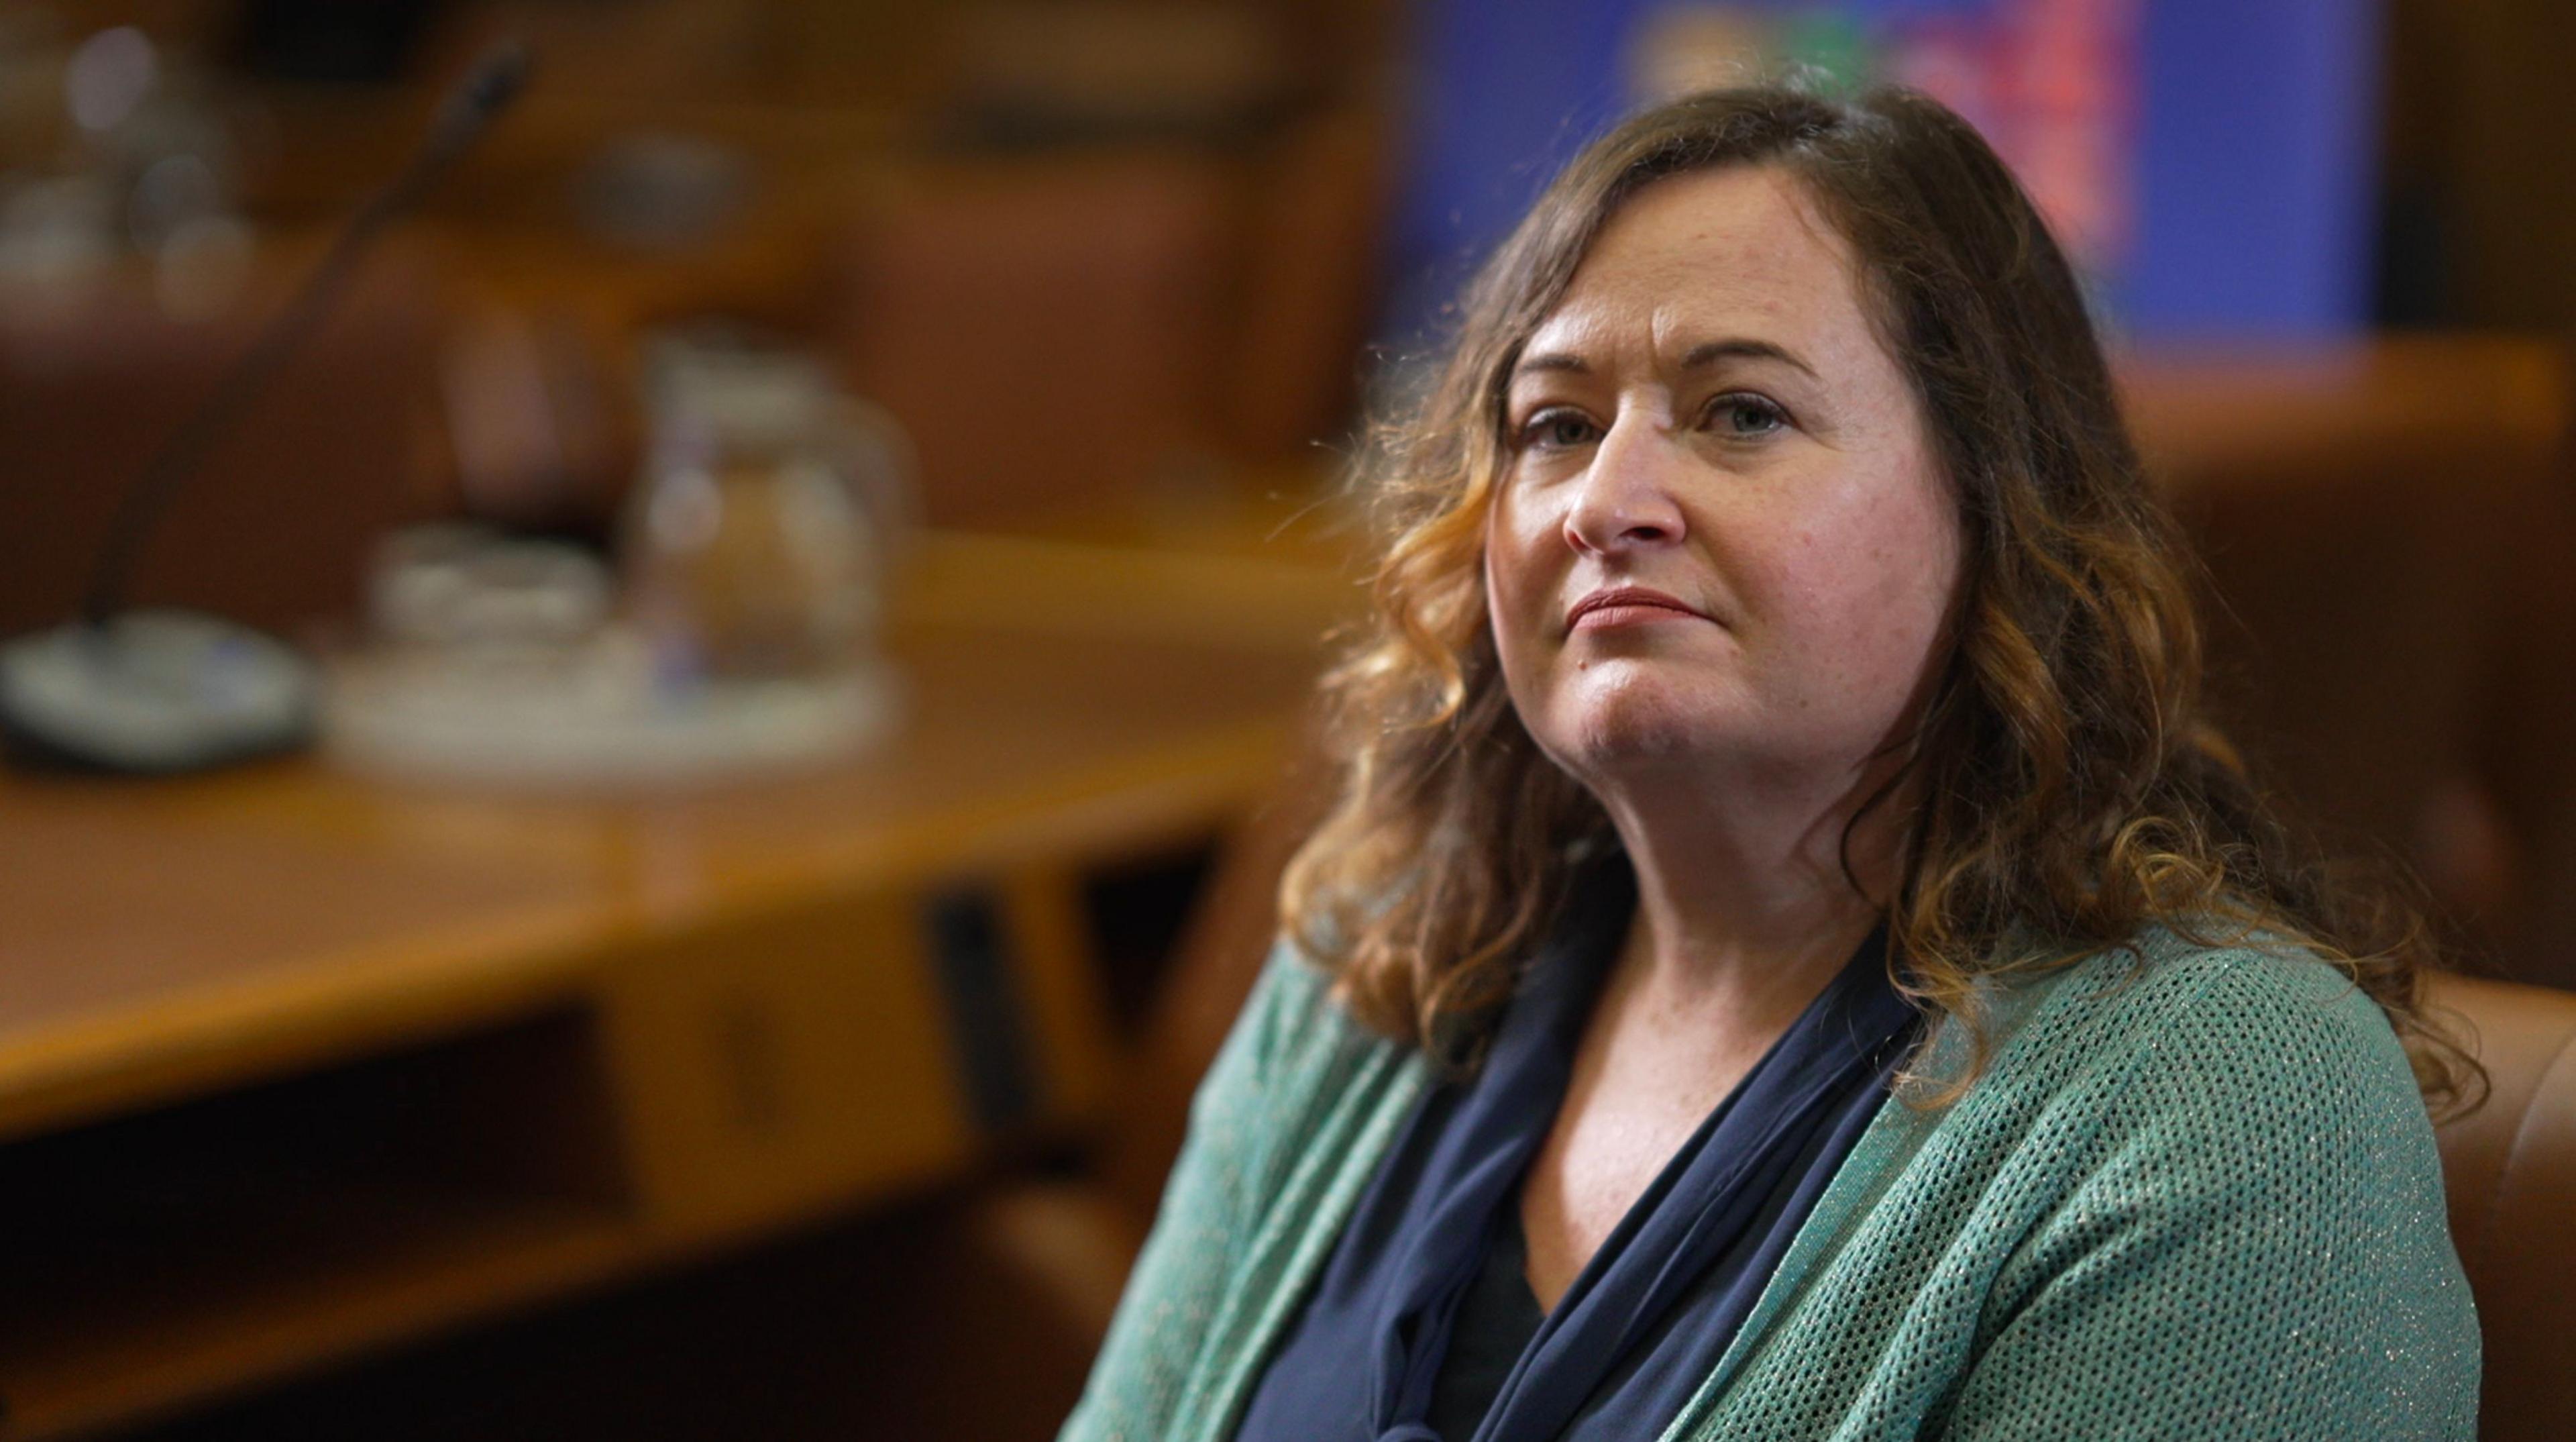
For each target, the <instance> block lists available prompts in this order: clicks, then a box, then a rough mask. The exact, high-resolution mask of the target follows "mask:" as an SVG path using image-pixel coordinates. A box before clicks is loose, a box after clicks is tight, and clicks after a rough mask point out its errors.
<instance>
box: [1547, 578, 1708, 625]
mask: <svg viewBox="0 0 2576 1442" xmlns="http://www.w3.org/2000/svg"><path fill="white" fill-rule="evenodd" d="M1708 619H1709V618H1708V617H1707V616H1706V615H1705V614H1703V613H1701V612H1699V611H1696V610H1693V609H1692V608H1691V607H1689V606H1686V605H1684V604H1683V603H1682V601H1681V599H1680V598H1679V597H1676V596H1667V595H1665V594H1664V593H1663V592H1661V591H1651V590H1648V589H1646V588H1645V587H1643V586H1615V587H1612V588H1611V589H1609V590H1606V591H1595V592H1593V593H1592V594H1591V595H1589V596H1586V597H1584V598H1583V599H1582V600H1580V601H1577V602H1575V603H1574V608H1573V609H1572V610H1570V611H1567V612H1566V613H1565V629H1566V630H1567V631H1568V632H1569V633H1571V632H1575V631H1606V630H1609V629H1612V628H1613V627H1620V626H1650V625H1654V624H1656V623H1657V622H1662V621H1705V620H1708Z"/></svg>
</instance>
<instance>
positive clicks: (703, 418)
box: [621, 332, 913, 696]
mask: <svg viewBox="0 0 2576 1442" xmlns="http://www.w3.org/2000/svg"><path fill="white" fill-rule="evenodd" d="M646 385H647V390H646V394H647V407H648V420H647V424H648V426H649V442H648V449H647V454H646V458H645V463H644V471H643V475H642V477H641V479H640V481H639V483H638V484H637V486H636V488H635V491H634V493H633V494H632V495H631V496H630V497H629V498H628V501H627V505H626V514H625V517H624V520H623V534H622V536H621V551H622V557H623V564H624V568H625V572H626V576H625V580H626V607H627V612H628V616H629V619H630V621H631V622H632V624H633V626H634V627H635V630H636V631H637V633H638V634H639V635H640V636H641V637H642V639H643V641H644V643H645V645H646V647H647V648H648V650H649V652H650V654H651V657H652V665H653V674H654V678H655V684H656V686H657V688H658V689H660V690H661V691H662V692H663V693H664V694H665V695H666V696H667V695H675V694H682V693H687V692H690V691H693V690H698V689H701V688H704V687H707V686H721V685H728V684H735V683H761V682H795V681H810V682H821V683H828V682H833V681H836V680H840V679H843V678H846V677H848V676H850V675H851V674H852V673H854V672H861V671H866V670H868V669H871V668H873V667H874V666H875V665H876V664H877V661H878V655H879V653H878V645H877V642H878V631H879V624H880V620H881V617H882V613H883V605H884V593H885V590H886V585H887V580H888V573H889V570H890V567H891V565H892V562H893V560H894V557H895V553H896V551H897V549H898V547H899V546H900V544H901V541H902V538H903V533H904V532H905V531H906V530H907V529H908V528H909V526H910V524H911V516H912V495H913V491H912V482H911V461H910V452H909V447H908V445H907V444H906V442H905V439H904V437H903V435H902V432H901V431H900V429H899V428H898V427H897V426H896V425H895V424H894V422H893V421H892V419H891V418H889V417H887V416H886V415H885V414H884V413H883V412H882V411H880V410H878V409H876V408H875V407H873V406H870V405H867V404H866V403H864V402H861V401H858V400H855V399H853V398H851V397H849V396H847V395H845V394H843V393H841V392H840V391H839V390H837V389H836V388H835V387H834V386H833V385H832V383H831V380H830V378H829V377H828V376H827V375H826V374H825V372H824V369H823V367H822V365H821V364H820V363H819V362H818V361H817V360H815V359H814V358H813V357H812V356H810V355H807V354H804V353H801V352H798V351H796V350H793V349H789V348H785V347H781V346H777V345H773V344H768V343H764V342H761V341H758V340H755V339H749V338H745V337H743V336H740V335H735V334H731V333H722V332H701V333H693V334H686V335H682V336H677V337H673V338H670V339H666V340H665V341H663V342H661V343H660V344H658V345H657V346H655V347H654V349H653V351H652V352H651V356H650V360H649V364H648V370H647V378H646Z"/></svg>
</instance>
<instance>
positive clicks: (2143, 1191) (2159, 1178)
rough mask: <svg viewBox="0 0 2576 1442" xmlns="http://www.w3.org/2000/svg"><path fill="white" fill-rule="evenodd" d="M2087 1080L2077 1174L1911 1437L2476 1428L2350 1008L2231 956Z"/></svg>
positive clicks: (2004, 1441) (2356, 1005)
mask: <svg viewBox="0 0 2576 1442" xmlns="http://www.w3.org/2000/svg"><path fill="white" fill-rule="evenodd" d="M2356 1028H2358V1029H2360V1031H2359V1033H2358V1034H2357V1033H2356V1030H2355V1029H2356ZM2105 1075H2106V1076H2108V1077H2110V1078H2112V1079H2113V1080H2112V1083H2111V1084H2110V1085H2108V1086H2106V1087H2104V1088H2103V1089H2102V1090H2101V1091H2100V1092H2099V1093H2098V1094H2097V1096H2096V1098H2095V1103H2096V1112H2095V1116H2094V1117H2093V1118H2092V1119H2091V1123H2092V1126H2093V1127H2095V1128H2098V1130H2096V1135H2095V1136H2094V1137H2093V1138H2092V1139H2091V1144H2090V1145H2084V1144H2078V1149H2079V1150H2081V1151H2082V1152H2084V1153H2086V1154H2088V1161H2087V1163H2086V1166H2087V1170H2086V1171H2085V1173H2084V1174H2083V1176H2082V1178H2081V1180H2080V1181H2079V1182H2077V1183H2076V1185H2075V1186H2074V1187H2073V1188H2072V1189H2071V1190H2070V1191H2069V1192H2068V1193H2067V1194H2066V1195H2065V1199H2064V1202H2063V1204H2062V1205H2061V1206H2059V1207H2057V1208H2056V1209H2055V1211H2054V1212H2053V1213H2052V1214H2050V1215H2049V1216H2048V1217H2047V1218H2046V1219H2045V1220H2044V1221H2043V1222H2042V1223H2041V1224H2040V1225H2039V1226H2038V1227H2037V1228H2036V1229H2035V1230H2034V1232H2033V1233H2032V1234H2031V1235H2030V1236H2029V1237H2028V1238H2027V1239H2026V1240H2025V1241H2023V1242H2022V1243H2021V1244H2020V1246H2019V1247H2018V1248H2017V1249H2016V1250H2015V1252H2014V1253H2013V1254H2012V1256H2011V1259H2010V1260H2009V1261H2008V1262H2007V1263H2006V1265H2005V1266H2004V1268H2003V1270H2002V1271H2001V1272H2000V1273H1999V1274H1998V1275H1997V1277H1996V1281H1995V1287H1994V1290H1993V1291H1992V1293H1991V1294H1990V1295H1989V1298H1988V1301H1987V1303H1986V1306H1985V1308H1984V1311H1983V1313H1982V1315H1981V1318H1980V1321H1979V1325H1978V1329H1977V1331H1978V1334H1979V1343H1978V1345H1977V1347H1976V1349H1975V1351H1974V1353H1973V1360H1972V1362H1971V1364H1970V1368H1969V1371H1968V1373H1967V1375H1966V1376H1965V1378H1964V1379H1963V1380H1962V1381H1961V1383H1960V1384H1959V1387H1958V1390H1957V1391H1956V1392H1955V1393H1954V1394H1953V1397H1952V1400H1951V1402H1950V1404H1949V1405H1948V1407H1947V1408H1946V1409H1944V1410H1945V1414H1946V1415H1939V1416H1936V1418H1935V1419H1934V1425H1933V1426H1932V1427H1931V1428H1929V1429H1927V1435H1930V1436H1936V1437H1939V1438H1944V1439H1949V1442H2023V1439H2029V1442H2037V1439H2042V1438H2049V1439H2056V1438H2067V1437H2083V1438H2088V1439H2119V1438H2141V1439H2143V1438H2193V1439H2208V1442H2225V1439H2237V1438H2258V1437H2259V1438H2319V1437H2351V1438H2360V1437H2369V1438H2374V1439H2377V1438H2441V1439H2451V1438H2457V1439H2462V1442H2466V1439H2469V1438H2471V1437H2472V1436H2474V1434H2475V1431H2476V1411H2477V1396H2476V1378H2477V1375H2478V1356H2477V1353H2478V1338H2477V1322H2476V1317H2475V1314H2474V1311H2473V1310H2472V1306H2471V1303H2470V1300H2469V1295H2468V1289H2467V1285H2466V1283H2465V1281H2464V1280H2463V1279H2462V1277H2461V1273H2460V1270H2459V1265H2458V1261H2457V1258H2456V1257H2455V1256H2454V1254H2453V1253H2452V1251H2451V1249H2450V1243H2449V1240H2448V1237H2449V1234H2448V1232H2447V1230H2446V1229H2445V1227H2444V1224H2443V1217H2442V1207H2443V1197H2442V1190H2441V1172H2440V1161H2439V1158H2438V1156H2437V1155H2436V1154H2435V1151H2434V1146H2433V1137H2432V1130H2431V1127H2430V1124H2429V1123H2428V1121H2427V1119H2426V1117H2425V1115H2424V1110H2423V1106H2422V1103H2421V1101H2420V1099H2419V1098H2418V1095H2417V1093H2416V1089H2415V1085H2414V1080H2413V1077H2412V1075H2411V1073H2410V1072H2408V1071H2407V1069H2406V1067H2405V1064H2404V1058H2403V1055H2402V1053H2401V1052H2399V1050H2398V1049H2397V1047H2396V1046H2395V1045H2394V1038H2393V1037H2392V1036H2390V1035H2389V1034H2388V1031H2387V1022H2386V1021H2385V1019H2384V1018H2383V1017H2382V1016H2381V1015H2380V1013H2379V1011H2378V1010H2377V1008H2376V1006H2375V1005H2374V1004H2373V1003H2371V1001H2370V1000H2369V998H2368V997H2366V996H2364V995H2362V994H2361V993H2360V992H2358V991H2357V990H2355V989H2353V988H2352V987H2351V986H2350V985H2349V984H2348V983H2346V982H2345V981H2344V979H2343V978H2342V977H2341V975H2340V974H2339V973H2335V972H2333V971H2332V970H2331V969H2330V968H2327V967H2324V966H2320V965H2316V964H2313V963H2308V964H2305V965H2298V964H2296V963H2289V962H2281V961H2278V960H2277V959H2273V958H2265V957H2262V956H2259V955H2252V954H2242V953H2240V954H2239V960H2238V962H2237V964H2234V965H2231V966H2229V967H2226V968H2221V969H2216V970H2214V971H2213V972H2212V974H2211V975H2210V976H2209V978H2208V982H2207V985H2206V986H2205V987H2204V988H2202V989H2201V990H2200V992H2199V994H2198V995H2197V996H2196V997H2195V998H2194V999H2193V1001H2192V1002H2191V1004H2189V1005H2186V1006H2182V1007H2179V1008H2176V1009H2175V1010H2174V1011H2173V1012H2170V1013H2168V1014H2167V1015H2166V1016H2165V1017H2164V1018H2162V1024H2160V1025H2158V1026H2157V1027H2155V1028H2154V1029H2153V1034H2152V1035H2148V1036H2145V1037H2143V1038H2141V1039H2140V1040H2139V1041H2138V1042H2137V1043H2136V1044H2135V1049H2134V1051H2133V1052H2132V1054H2131V1055H2130V1056H2129V1057H2128V1058H2127V1062H2126V1064H2125V1065H2123V1066H2120V1067H2117V1068H2114V1069H2109V1070H2108V1071H2106V1073H2105Z"/></svg>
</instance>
